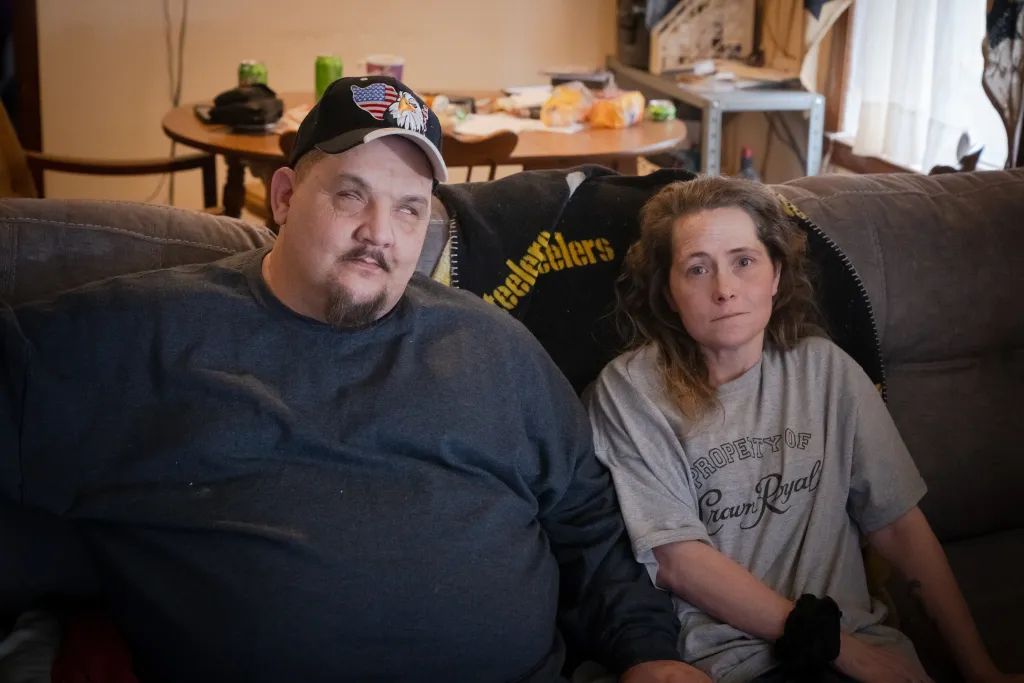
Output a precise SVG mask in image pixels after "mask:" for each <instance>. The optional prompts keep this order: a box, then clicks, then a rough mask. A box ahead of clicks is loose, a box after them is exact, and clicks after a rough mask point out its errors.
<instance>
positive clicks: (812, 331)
mask: <svg viewBox="0 0 1024 683" xmlns="http://www.w3.org/2000/svg"><path fill="white" fill-rule="evenodd" d="M730 207H731V208H739V209H743V210H744V211H746V212H747V215H749V216H750V218H751V219H752V220H753V221H754V225H755V226H756V227H757V236H758V239H760V240H761V243H762V244H764V246H765V247H766V248H767V250H768V255H769V256H770V257H771V259H772V262H773V263H774V264H775V266H776V267H777V268H781V275H780V277H779V291H778V294H777V295H776V296H775V298H774V299H773V301H772V313H771V318H770V319H769V321H768V325H767V327H766V328H765V345H768V344H771V345H773V346H775V347H776V348H779V349H790V348H792V347H793V346H794V345H796V343H797V342H798V341H799V340H800V339H802V338H804V337H808V336H824V332H823V331H822V328H821V326H820V316H819V314H818V310H817V306H816V305H815V302H814V291H813V288H812V286H811V280H810V277H809V275H808V263H807V258H806V255H807V238H806V236H805V235H804V233H803V232H802V231H801V230H800V229H799V228H797V227H796V225H795V224H794V223H793V222H792V221H790V220H789V218H788V217H787V215H786V212H785V210H784V209H783V208H782V203H781V200H780V199H779V198H778V197H776V196H775V194H774V193H772V191H771V190H769V189H767V188H766V187H764V186H763V185H759V184H757V183H752V182H750V181H746V180H739V179H734V178H722V177H700V178H697V179H694V180H691V181H688V182H678V183H673V184H672V185H669V186H667V187H665V188H664V189H662V190H661V191H660V192H658V194H656V195H655V196H654V197H652V198H651V199H650V200H649V201H648V202H647V204H646V205H645V206H644V208H643V210H642V212H641V214H640V238H639V240H637V242H636V243H634V244H633V245H632V246H631V247H630V248H629V251H628V252H626V258H625V263H624V266H623V273H622V275H621V276H620V277H619V280H618V291H617V295H618V307H617V313H618V322H619V327H620V331H621V332H622V333H623V334H624V336H625V337H626V339H627V340H628V350H631V349H636V348H639V347H641V346H645V345H647V344H653V345H654V346H655V347H656V349H657V351H658V358H659V360H658V362H659V365H660V369H661V371H662V375H663V377H664V381H665V389H666V391H667V393H668V395H669V397H670V398H671V399H672V400H673V401H674V402H675V403H676V405H677V406H679V409H680V410H681V411H682V412H683V414H684V415H686V416H687V417H689V418H690V419H691V420H693V421H697V420H699V419H700V418H701V417H703V416H704V415H705V414H706V413H707V412H708V411H709V410H710V409H711V408H712V407H713V406H714V405H715V404H716V398H715V387H713V386H712V385H711V382H710V379H709V376H708V367H707V364H706V362H705V360H704V355H703V354H702V353H701V350H700V347H699V345H698V344H697V342H696V341H695V340H694V339H693V337H691V336H690V334H689V333H688V332H687V331H686V328H685V327H683V323H682V320H681V319H680V317H679V313H677V312H676V311H674V310H672V308H671V307H670V305H669V273H670V271H671V269H672V228H673V226H674V225H675V224H676V222H677V221H678V220H679V219H680V218H683V217H685V216H690V215H693V214H696V213H699V212H701V211H708V210H711V209H723V208H730Z"/></svg>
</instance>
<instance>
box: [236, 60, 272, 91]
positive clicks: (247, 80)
mask: <svg viewBox="0 0 1024 683" xmlns="http://www.w3.org/2000/svg"><path fill="white" fill-rule="evenodd" d="M257 83H262V84H263V85H266V84H267V66H266V65H265V64H264V63H263V62H257V61H256V60H254V59H247V60H245V61H244V62H242V63H240V64H239V65H238V87H240V88H241V87H243V86H246V85H256V84H257Z"/></svg>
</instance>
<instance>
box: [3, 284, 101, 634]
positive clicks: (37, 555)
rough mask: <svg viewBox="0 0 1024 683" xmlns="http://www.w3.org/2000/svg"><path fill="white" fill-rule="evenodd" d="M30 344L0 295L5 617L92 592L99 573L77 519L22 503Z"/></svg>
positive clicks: (95, 591) (9, 617)
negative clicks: (57, 597) (63, 597)
mask: <svg viewBox="0 0 1024 683" xmlns="http://www.w3.org/2000/svg"><path fill="white" fill-rule="evenodd" d="M30 359H31V354H30V346H29V342H28V340H27V339H26V338H25V336H24V335H23V334H22V331H21V327H20V326H19V324H18V319H17V317H16V316H15V314H14V312H13V311H12V310H11V308H10V307H8V306H7V305H6V304H4V302H3V301H0V549H2V550H0V621H3V620H4V619H5V618H6V619H8V620H9V619H13V618H14V617H15V616H17V615H18V614H19V613H21V612H23V611H24V610H26V609H28V608H29V607H30V606H32V605H33V604H35V603H36V602H37V601H39V600H41V599H43V598H46V597H48V596H50V595H56V594H60V595H66V596H77V597H89V596H92V595H95V594H96V593H97V592H98V588H97V586H98V579H97V577H96V574H95V571H94V568H93V566H92V562H91V560H90V559H89V556H88V553H87V551H86V549H85V546H84V545H83V543H82V541H81V539H80V538H79V537H78V535H77V533H76V532H75V530H74V529H73V527H72V525H71V524H70V523H68V522H66V521H64V520H62V519H60V518H58V517H56V516H54V515H51V514H49V513H46V512H43V511H40V510H35V509H33V508H30V507H27V506H25V505H23V504H22V481H21V462H22V459H23V458H25V457H27V454H26V453H24V452H22V449H21V431H22V429H23V428H24V426H25V421H26V416H25V415H24V412H23V410H24V401H25V392H26V391H27V388H28V382H29V378H30Z"/></svg>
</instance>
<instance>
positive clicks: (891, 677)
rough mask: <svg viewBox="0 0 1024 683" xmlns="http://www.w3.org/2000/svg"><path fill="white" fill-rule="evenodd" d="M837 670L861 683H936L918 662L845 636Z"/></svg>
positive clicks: (841, 638)
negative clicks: (909, 660)
mask: <svg viewBox="0 0 1024 683" xmlns="http://www.w3.org/2000/svg"><path fill="white" fill-rule="evenodd" d="M840 643H841V644H840V648H839V657H838V659H836V661H835V667H836V668H837V669H839V670H840V671H841V672H843V673H844V674H846V675H847V676H850V677H851V678H855V679H857V680H858V681H861V682H862V683H933V681H932V679H931V678H929V677H928V674H926V673H925V672H924V670H923V669H921V667H920V666H919V665H918V664H917V663H916V662H908V661H907V660H906V659H904V658H903V657H901V656H900V655H898V654H896V653H895V652H890V651H888V650H886V649H883V648H880V647H875V646H873V645H868V644H867V643H865V642H864V641H861V640H857V639H856V638H855V637H853V636H851V635H848V634H846V633H844V634H842V636H841V637H840Z"/></svg>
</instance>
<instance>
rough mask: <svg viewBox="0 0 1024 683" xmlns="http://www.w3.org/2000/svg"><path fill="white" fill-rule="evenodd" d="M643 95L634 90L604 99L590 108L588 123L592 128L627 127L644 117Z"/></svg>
mask: <svg viewBox="0 0 1024 683" xmlns="http://www.w3.org/2000/svg"><path fill="white" fill-rule="evenodd" d="M644 104H645V102H644V96H643V95H642V94H640V92H638V91H636V90H631V91H629V92H624V93H622V94H621V95H616V96H615V97H610V98H608V99H604V100H597V101H596V102H594V106H593V107H591V108H590V125H592V126H593V127H594V128H628V127H629V126H632V125H633V124H634V123H636V122H638V121H640V120H641V119H643V117H644Z"/></svg>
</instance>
